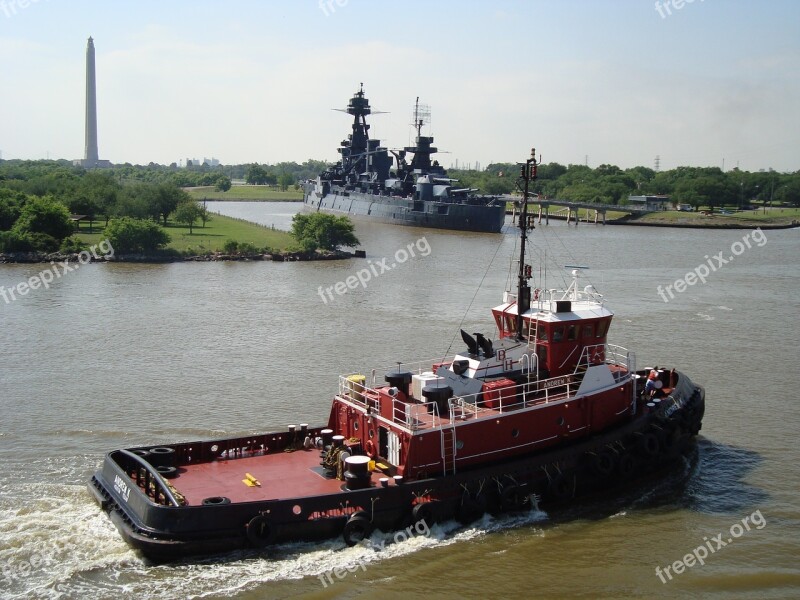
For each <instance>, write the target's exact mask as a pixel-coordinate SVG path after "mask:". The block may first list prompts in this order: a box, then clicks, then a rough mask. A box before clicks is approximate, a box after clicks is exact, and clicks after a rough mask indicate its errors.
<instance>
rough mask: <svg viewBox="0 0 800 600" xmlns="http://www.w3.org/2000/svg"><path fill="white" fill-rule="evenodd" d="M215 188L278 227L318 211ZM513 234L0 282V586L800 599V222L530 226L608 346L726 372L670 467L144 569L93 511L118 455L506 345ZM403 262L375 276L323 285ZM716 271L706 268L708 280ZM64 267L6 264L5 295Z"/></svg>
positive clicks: (713, 383) (91, 269)
mask: <svg viewBox="0 0 800 600" xmlns="http://www.w3.org/2000/svg"><path fill="white" fill-rule="evenodd" d="M210 204H211V206H210V208H211V209H212V210H220V211H223V212H225V214H231V215H233V216H239V217H242V218H247V219H251V220H254V221H258V222H261V223H264V224H266V225H272V224H274V225H275V226H276V227H280V228H288V224H289V222H290V219H291V215H292V214H294V212H296V211H297V210H298V209H299V207H300V205H299V204H284V203H279V204H278V203H275V204H270V203H266V204H262V203H241V204H240V203H210ZM507 229H508V231H507V232H505V233H504V234H500V235H492V234H469V233H455V232H447V231H433V230H423V229H414V228H402V227H393V226H388V225H377V224H358V225H357V235H358V236H359V238H360V239H361V241H362V243H363V245H364V248H365V249H366V250H367V254H368V258H367V259H366V261H365V260H364V259H357V260H351V261H341V262H320V263H272V262H250V263H187V264H167V265H133V264H90V265H85V266H81V267H80V268H79V269H77V270H75V271H73V272H69V273H66V274H64V275H63V277H60V278H58V279H56V280H55V281H54V282H53V283H52V284H51V285H50V286H49V288H48V289H44V288H39V289H36V290H30V292H29V293H28V294H26V295H24V296H22V297H19V298H17V299H16V300H13V301H10V302H6V301H5V300H4V299H3V298H2V297H0V597H1V598H79V597H81V598H84V597H85V598H232V597H233V598H247V599H250V598H252V599H256V598H289V597H304V598H316V599H324V598H366V597H372V596H373V595H374V594H375V593H379V594H380V595H381V597H382V598H384V599H388V598H421V597H437V598H569V597H578V598H599V597H602V598H668V597H670V598H671V597H686V596H691V597H700V598H729V597H735V598H753V599H762V598H797V597H800V498H798V490H800V467H798V465H799V464H800V444H798V436H799V435H800V401H798V390H800V374H799V369H798V348H800V325H799V324H798V317H799V316H800V263H798V257H800V230H782V231H766V232H764V233H763V234H761V233H760V232H755V233H754V232H748V231H708V230H682V229H656V230H654V229H646V228H639V227H616V226H605V227H603V226H595V225H586V224H581V225H580V226H578V227H577V228H576V227H575V226H574V225H573V226H569V227H567V226H566V225H565V224H563V223H551V225H549V226H539V227H537V229H536V230H535V231H534V232H533V234H532V237H531V239H532V242H533V247H534V251H535V253H537V254H538V256H539V258H540V259H541V260H542V264H543V267H542V271H541V273H542V274H543V273H544V264H546V265H547V283H548V287H556V286H560V285H561V284H562V283H563V278H564V277H565V276H566V274H567V271H566V270H565V269H564V265H573V264H581V265H587V266H589V267H590V269H589V270H588V271H586V275H587V276H588V279H589V281H587V283H591V284H593V285H594V286H595V287H596V288H597V290H598V291H600V292H601V293H602V294H604V295H605V297H606V299H607V300H608V305H609V306H610V308H611V309H612V310H613V311H614V312H615V314H616V316H615V318H614V322H613V323H612V327H611V333H610V341H612V342H613V343H616V344H619V345H622V346H624V347H626V348H628V349H631V350H633V351H635V352H636V356H637V361H638V364H639V366H640V367H644V366H651V365H654V364H658V365H659V366H666V367H673V366H674V367H676V368H678V369H679V370H682V371H684V372H686V373H687V374H688V375H689V376H690V377H691V378H692V379H693V380H694V381H696V382H697V383H700V384H701V385H704V386H705V388H706V401H707V409H706V417H705V420H704V425H703V430H702V432H701V437H700V439H699V441H698V443H697V446H696V449H695V450H694V452H693V453H692V454H691V456H689V457H688V458H687V460H686V461H685V462H684V463H683V464H681V465H678V466H677V467H676V468H675V469H674V470H673V471H671V472H669V473H666V474H664V475H663V477H661V478H659V479H657V480H649V481H641V482H638V483H636V484H635V485H633V486H630V487H627V488H625V489H620V490H613V491H609V492H607V493H606V494H603V495H602V496H600V497H594V498H592V499H587V500H583V501H581V502H578V503H575V504H573V505H571V506H569V507H567V508H564V509H560V510H558V511H552V512H549V513H545V512H541V511H538V510H532V511H531V513H530V514H526V515H522V516H516V517H513V518H492V517H485V518H484V519H482V520H481V521H479V522H477V523H475V524H473V525H471V526H469V527H459V526H457V525H456V524H455V523H444V524H441V525H436V526H434V527H433V528H431V529H430V530H428V531H425V532H419V533H418V532H414V535H412V536H411V537H410V538H409V536H397V535H395V534H380V533H378V534H375V535H374V536H373V538H372V540H371V544H364V545H363V546H356V547H354V548H345V547H344V544H343V542H341V541H340V540H331V541H327V542H323V543H319V544H291V545H286V546H281V547H278V548H274V549H271V550H270V551H268V552H267V553H262V554H255V553H238V554H232V555H227V556H224V557H213V558H211V559H203V560H196V561H191V562H186V563H180V564H177V565H170V566H149V565H147V564H145V563H144V562H143V561H142V559H141V558H140V557H138V556H137V555H136V554H135V553H134V552H132V551H131V550H130V549H129V548H128V547H127V546H126V545H125V544H124V543H123V541H122V539H121V537H120V536H119V535H118V533H117V532H116V530H115V528H114V526H113V525H112V524H111V522H110V521H109V520H108V518H107V517H106V516H105V515H103V514H101V512H100V510H99V508H98V507H97V506H96V505H95V504H94V502H93V500H92V499H91V497H90V495H89V493H88V492H87V490H86V481H87V480H88V478H89V477H90V475H91V473H92V472H93V470H94V469H96V468H97V467H98V465H99V464H100V462H101V460H102V457H103V454H104V453H105V452H107V451H108V450H111V449H114V448H118V447H126V446H133V445H149V444H154V445H155V444H159V443H168V442H172V441H177V440H189V439H201V438H212V437H221V436H231V435H237V434H241V433H247V432H254V431H264V430H272V429H278V428H284V427H285V426H286V425H287V424H289V423H298V422H301V421H304V422H308V423H311V424H318V423H323V422H325V421H326V420H327V416H328V407H329V405H330V399H331V396H332V394H333V393H334V392H335V391H336V389H337V375H338V374H339V373H342V372H352V371H362V372H364V370H367V369H369V368H371V367H388V366H391V365H393V364H395V363H396V361H409V360H421V359H427V358H434V357H440V356H442V355H443V354H444V353H445V352H446V351H447V350H448V348H449V347H450V345H451V343H452V348H450V349H451V351H456V350H461V344H462V342H461V341H460V338H459V337H456V338H455V340H454V336H457V335H458V329H459V327H463V328H464V329H465V330H467V331H469V332H473V331H483V332H484V333H486V334H489V335H491V334H492V333H493V328H494V326H493V322H492V320H491V315H490V313H489V308H490V307H491V306H494V305H496V304H499V303H500V302H501V300H502V291H503V289H504V288H505V286H506V281H507V278H508V270H509V265H510V264H511V257H512V256H513V255H514V253H515V249H516V247H517V246H516V243H517V240H516V235H515V230H513V229H511V228H510V227H508V228H507ZM745 236H749V237H748V238H747V239H746V240H745ZM401 250H402V252H401ZM720 252H722V255H719V253H720ZM412 254H413V256H412ZM715 256H720V257H721V258H722V259H724V260H727V263H726V264H722V265H719V264H718V261H717V260H716V259H715V258H714V257H715ZM384 258H386V259H387V260H386V262H385V263H383V264H384V265H385V266H388V267H390V268H389V269H388V270H385V271H384V272H382V273H380V275H378V276H373V277H372V278H371V280H370V281H368V282H367V283H366V285H365V286H362V285H361V284H358V285H357V286H354V289H347V290H346V291H345V293H343V294H337V293H336V292H335V291H332V292H331V293H330V294H326V292H325V290H326V289H327V288H329V287H332V286H335V284H336V283H337V282H339V281H346V279H347V277H348V276H351V275H355V274H356V273H357V272H358V271H359V270H360V269H364V268H365V267H368V266H369V265H370V264H378V263H380V262H381V261H382V259H384ZM534 264H535V265H536V266H535V267H534V273H535V274H536V275H537V276H538V274H539V272H540V271H539V267H538V265H537V264H536V262H535V263H534ZM392 265H394V266H393V267H392ZM702 265H714V267H715V270H712V269H711V268H710V267H709V268H708V269H707V270H708V271H709V274H708V275H707V276H705V279H706V283H702V282H700V281H696V280H695V279H694V278H692V277H688V278H687V273H690V272H695V273H703V272H704V270H703V269H702V268H701V266H702ZM45 267H48V265H0V286H3V287H4V288H5V289H6V290H7V289H9V288H12V287H13V286H16V285H17V284H18V283H19V282H21V281H24V280H26V279H28V278H29V277H31V276H34V275H36V274H37V273H39V272H40V271H42V269H43V268H45ZM376 270H378V271H379V270H380V269H376ZM373 272H374V271H373ZM678 280H683V281H684V285H680V284H678V285H676V284H675V282H676V281H678ZM689 280H692V285H686V282H688V281H689ZM481 282H482V283H481ZM667 285H672V286H673V287H672V288H671V289H672V290H681V289H682V290H683V291H672V296H674V297H673V298H670V297H669V295H668V294H667V293H664V294H661V295H660V294H659V287H658V286H662V287H661V289H662V290H665V289H666V286H667ZM333 289H335V287H334V288H333ZM339 289H341V286H340V288H339ZM662 295H664V296H665V297H666V298H667V299H668V300H669V301H668V302H665V301H664V300H663V299H662ZM323 298H324V300H323ZM367 372H368V371H367ZM406 538H409V539H406ZM704 554H705V555H706V556H704ZM687 555H689V556H687ZM701 562H702V564H701ZM667 567H669V569H667ZM657 569H658V570H657ZM659 573H660V574H659Z"/></svg>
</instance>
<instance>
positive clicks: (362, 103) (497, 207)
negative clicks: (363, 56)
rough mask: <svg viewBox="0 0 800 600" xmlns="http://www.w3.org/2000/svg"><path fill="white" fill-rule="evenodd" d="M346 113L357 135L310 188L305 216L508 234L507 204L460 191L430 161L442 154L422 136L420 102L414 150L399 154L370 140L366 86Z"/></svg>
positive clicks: (308, 184) (306, 193)
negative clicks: (337, 216) (312, 213)
mask: <svg viewBox="0 0 800 600" xmlns="http://www.w3.org/2000/svg"><path fill="white" fill-rule="evenodd" d="M343 112H346V113H347V114H350V115H353V132H352V133H351V134H350V135H348V136H347V139H346V140H343V141H342V143H341V147H340V148H339V154H341V160H339V161H338V162H337V163H336V164H335V165H333V166H332V167H330V168H328V169H327V170H326V171H324V172H323V173H321V174H320V175H319V176H318V177H317V178H316V179H314V180H310V181H307V182H306V183H305V186H304V187H305V190H304V196H303V202H304V208H305V209H306V210H312V211H323V212H329V213H334V214H341V215H347V216H349V217H351V218H353V219H358V220H367V221H376V222H380V223H390V224H393V225H408V226H413V227H431V228H435V229H456V230H461V231H483V232H490V233H498V232H499V231H500V230H501V229H502V228H503V222H504V220H505V201H504V200H503V199H501V198H499V197H497V196H484V195H478V194H476V192H477V191H478V190H477V189H474V188H458V187H456V186H455V185H454V184H456V183H458V182H457V180H455V179H451V178H449V177H448V176H447V171H446V170H445V169H444V168H443V167H442V166H441V165H439V161H437V160H434V161H431V155H433V154H435V153H436V152H437V151H438V150H437V149H436V148H435V147H434V146H433V137H432V136H423V135H422V126H423V124H424V118H423V111H420V105H419V98H417V103H416V105H415V110H414V127H415V129H416V133H417V135H416V138H415V145H414V146H407V147H405V148H403V149H402V150H397V151H395V150H387V148H385V147H382V146H381V145H380V140H377V139H369V127H370V126H369V125H368V124H367V121H366V116H367V115H369V114H372V110H371V108H370V105H369V100H368V99H367V98H366V97H365V96H364V86H363V84H362V85H361V89H359V91H357V92H356V93H355V95H354V96H353V97H352V98H351V99H350V103H349V104H348V105H347V108H346V109H343ZM390 152H391V154H392V155H394V158H393V157H392V156H390V155H389V153H390ZM408 155H412V158H411V160H410V162H409V160H408V159H407V157H408ZM395 161H396V164H395Z"/></svg>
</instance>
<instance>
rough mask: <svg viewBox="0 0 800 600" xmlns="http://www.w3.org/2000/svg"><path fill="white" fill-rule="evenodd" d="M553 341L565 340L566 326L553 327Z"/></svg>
mask: <svg viewBox="0 0 800 600" xmlns="http://www.w3.org/2000/svg"><path fill="white" fill-rule="evenodd" d="M553 341H554V342H563V341H564V327H563V326H561V327H554V328H553Z"/></svg>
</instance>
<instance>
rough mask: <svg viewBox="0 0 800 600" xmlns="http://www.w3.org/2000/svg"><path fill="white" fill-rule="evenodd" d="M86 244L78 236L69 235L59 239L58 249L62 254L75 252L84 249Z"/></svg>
mask: <svg viewBox="0 0 800 600" xmlns="http://www.w3.org/2000/svg"><path fill="white" fill-rule="evenodd" d="M86 248H87V244H85V243H84V242H82V241H81V239H80V238H79V237H78V236H75V235H71V236H69V237H66V238H64V239H63V240H62V241H61V246H60V247H59V250H60V251H61V252H63V253H64V254H77V253H78V252H81V251H82V250H86Z"/></svg>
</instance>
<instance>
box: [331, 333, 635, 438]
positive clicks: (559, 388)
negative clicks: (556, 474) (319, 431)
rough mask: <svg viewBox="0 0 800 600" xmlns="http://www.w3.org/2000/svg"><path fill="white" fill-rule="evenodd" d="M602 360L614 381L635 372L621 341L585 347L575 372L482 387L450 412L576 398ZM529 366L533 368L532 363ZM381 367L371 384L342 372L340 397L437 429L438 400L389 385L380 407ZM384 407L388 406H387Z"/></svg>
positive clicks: (416, 367)
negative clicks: (402, 393) (392, 393)
mask: <svg viewBox="0 0 800 600" xmlns="http://www.w3.org/2000/svg"><path fill="white" fill-rule="evenodd" d="M451 360H452V359H451ZM446 362H447V359H441V358H438V359H432V360H427V361H417V362H415V363H404V364H403V365H401V370H403V371H406V372H411V373H425V372H431V371H432V365H433V364H438V363H446ZM534 364H535V363H534ZM600 364H606V365H608V366H609V367H612V368H611V373H612V376H613V377H614V382H615V383H622V382H623V381H624V380H626V379H627V378H629V377H631V374H632V373H634V371H635V366H636V359H635V355H634V354H633V353H632V352H630V351H628V350H627V349H625V348H623V347H621V346H615V345H613V344H594V345H591V346H586V347H584V348H583V351H582V352H581V355H580V358H579V359H578V362H577V365H576V367H575V370H574V371H573V373H571V374H568V375H561V376H558V377H551V378H549V379H543V380H538V379H535V380H533V381H530V382H525V383H521V384H518V385H515V386H509V387H507V388H502V389H500V390H494V391H492V392H489V393H488V394H487V392H486V391H481V392H478V393H475V394H469V395H464V396H454V397H451V398H450V399H449V400H448V412H449V415H448V416H449V418H450V420H451V422H452V421H456V420H462V421H463V420H467V419H471V418H478V417H480V416H485V415H490V414H497V413H501V414H502V413H506V412H509V411H512V410H519V409H521V408H529V407H532V406H537V405H542V406H544V405H547V404H549V403H551V402H556V401H559V400H565V399H569V398H572V397H573V396H574V395H575V394H576V393H577V391H578V389H579V388H580V384H581V381H582V379H583V374H584V372H585V371H586V370H587V369H588V368H589V367H592V366H596V365H600ZM537 366H538V365H537ZM528 368H529V369H530V368H531V367H530V366H528ZM391 370H397V366H395V367H394V368H393V369H387V370H386V371H391ZM537 370H538V369H537ZM378 372H380V371H379V370H378V369H372V370H371V379H372V381H371V384H370V383H368V382H367V376H366V375H363V374H359V373H350V374H347V375H341V376H340V377H339V397H340V398H341V399H344V400H347V401H349V402H351V403H353V404H355V405H357V406H360V407H362V408H364V409H365V410H367V409H368V410H371V411H372V412H374V413H376V414H378V415H382V416H383V417H384V418H387V419H391V421H392V422H393V423H396V424H398V425H400V426H402V427H405V428H406V429H409V430H411V431H417V430H420V429H428V428H436V427H439V426H440V425H441V423H442V420H441V419H442V416H443V415H441V414H440V413H439V407H438V405H437V404H436V403H435V402H418V401H406V400H399V399H397V398H394V397H387V394H386V390H383V391H384V394H383V397H384V401H385V400H386V399H389V398H391V403H392V405H391V408H390V407H389V406H385V407H382V404H381V393H380V391H379V390H378V389H377V387H376V386H377V385H378V382H377V373H378ZM382 408H385V411H384V410H382Z"/></svg>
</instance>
